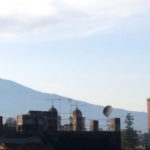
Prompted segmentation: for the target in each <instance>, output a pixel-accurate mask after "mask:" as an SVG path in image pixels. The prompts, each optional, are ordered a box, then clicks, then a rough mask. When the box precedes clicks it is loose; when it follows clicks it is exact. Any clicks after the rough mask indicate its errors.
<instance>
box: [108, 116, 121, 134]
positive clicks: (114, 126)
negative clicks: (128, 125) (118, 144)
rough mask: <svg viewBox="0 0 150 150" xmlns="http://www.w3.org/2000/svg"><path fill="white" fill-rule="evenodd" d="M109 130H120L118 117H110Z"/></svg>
mask: <svg viewBox="0 0 150 150" xmlns="http://www.w3.org/2000/svg"><path fill="white" fill-rule="evenodd" d="M109 130H110V131H113V132H120V130H121V128H120V118H112V119H111V121H110V125H109Z"/></svg>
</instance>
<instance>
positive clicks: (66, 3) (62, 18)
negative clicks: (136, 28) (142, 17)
mask: <svg viewBox="0 0 150 150" xmlns="http://www.w3.org/2000/svg"><path fill="white" fill-rule="evenodd" d="M149 5H150V2H149V0H107V1H106V0H57V1H56V0H5V1H4V0H0V38H1V39H3V38H6V39H8V38H12V37H22V36H34V35H36V36H38V35H39V36H40V35H41V34H43V35H44V34H45V33H46V34H50V35H51V34H52V35H55V33H56V35H57V36H61V37H62V36H64V37H73V36H75V37H83V36H89V35H92V34H95V33H96V32H99V31H102V30H105V29H107V28H109V27H110V26H112V25H114V24H115V22H117V21H118V20H119V19H122V18H125V17H128V16H131V15H133V14H136V13H140V12H143V11H146V10H147V9H148V7H149ZM58 31H59V32H58ZM64 31H65V32H64Z"/></svg>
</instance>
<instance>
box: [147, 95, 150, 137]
mask: <svg viewBox="0 0 150 150" xmlns="http://www.w3.org/2000/svg"><path fill="white" fill-rule="evenodd" d="M147 116H148V133H149V136H150V98H148V99H147Z"/></svg>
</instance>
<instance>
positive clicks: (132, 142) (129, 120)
mask: <svg viewBox="0 0 150 150" xmlns="http://www.w3.org/2000/svg"><path fill="white" fill-rule="evenodd" d="M122 144H123V149H133V148H135V146H137V144H138V134H137V131H136V130H134V116H133V115H132V114H131V113H127V115H126V118H125V130H124V131H123V133H122Z"/></svg>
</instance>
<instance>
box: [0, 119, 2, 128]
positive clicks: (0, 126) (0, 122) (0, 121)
mask: <svg viewBox="0 0 150 150" xmlns="http://www.w3.org/2000/svg"><path fill="white" fill-rule="evenodd" d="M0 128H3V117H2V116H0Z"/></svg>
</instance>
